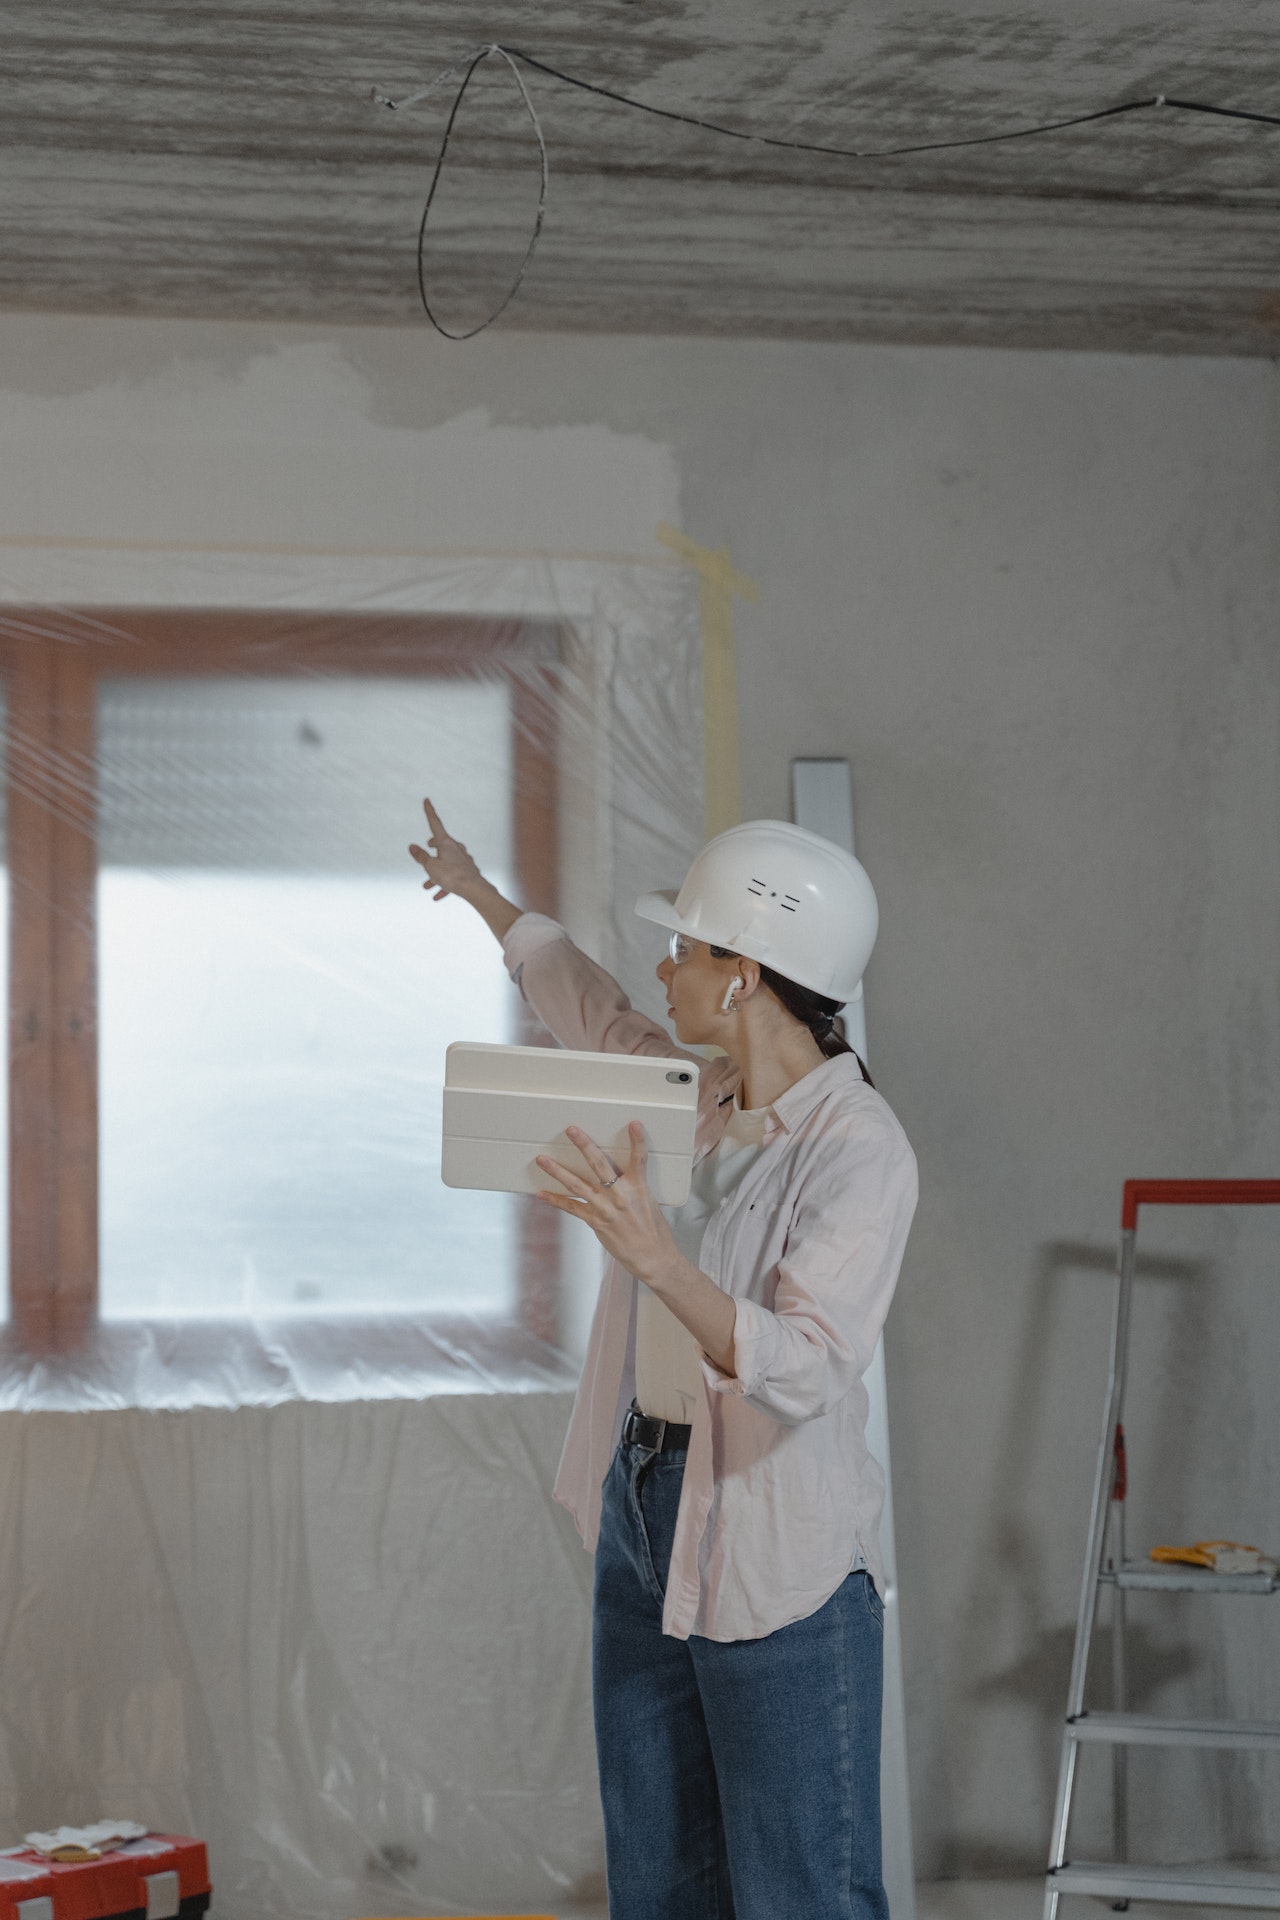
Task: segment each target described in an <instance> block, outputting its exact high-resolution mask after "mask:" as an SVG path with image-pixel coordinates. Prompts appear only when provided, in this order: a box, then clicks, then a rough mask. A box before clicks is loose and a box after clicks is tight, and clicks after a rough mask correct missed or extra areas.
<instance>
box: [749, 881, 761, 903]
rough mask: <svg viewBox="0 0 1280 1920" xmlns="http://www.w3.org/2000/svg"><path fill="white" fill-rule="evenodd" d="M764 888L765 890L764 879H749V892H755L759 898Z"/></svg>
mask: <svg viewBox="0 0 1280 1920" xmlns="http://www.w3.org/2000/svg"><path fill="white" fill-rule="evenodd" d="M764 890H765V885H764V881H763V880H748V882H747V892H748V893H754V894H755V896H756V898H757V899H759V897H760V895H761V894H762V893H763V892H764Z"/></svg>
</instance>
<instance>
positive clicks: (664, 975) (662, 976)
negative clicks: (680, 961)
mask: <svg viewBox="0 0 1280 1920" xmlns="http://www.w3.org/2000/svg"><path fill="white" fill-rule="evenodd" d="M654 972H655V973H656V974H657V976H658V978H659V980H661V982H662V984H663V986H664V987H665V986H666V985H667V983H668V980H669V978H670V976H671V974H673V973H674V972H675V963H674V961H673V960H672V958H671V955H670V954H668V955H667V957H666V959H665V960H659V962H658V964H657V966H656V967H655V968H654Z"/></svg>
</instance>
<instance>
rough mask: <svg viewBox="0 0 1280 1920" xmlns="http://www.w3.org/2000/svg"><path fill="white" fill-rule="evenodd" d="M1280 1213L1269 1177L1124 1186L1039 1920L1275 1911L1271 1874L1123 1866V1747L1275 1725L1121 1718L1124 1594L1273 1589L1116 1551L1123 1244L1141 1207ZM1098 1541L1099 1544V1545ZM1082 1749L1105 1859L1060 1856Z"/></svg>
mask: <svg viewBox="0 0 1280 1920" xmlns="http://www.w3.org/2000/svg"><path fill="white" fill-rule="evenodd" d="M1277 1205H1280V1180H1126V1181H1125V1183H1124V1202H1123V1207H1122V1211H1121V1221H1120V1262H1119V1268H1118V1272H1117V1276H1116V1278H1117V1284H1116V1306H1115V1320H1114V1323H1113V1326H1112V1333H1111V1374H1110V1380H1109V1383H1108V1388H1107V1410H1106V1414H1105V1416H1104V1418H1103V1422H1102V1444H1101V1447H1100V1448H1099V1451H1098V1470H1097V1476H1096V1478H1095V1480H1094V1486H1093V1511H1092V1514H1091V1517H1090V1521H1089V1545H1088V1549H1087V1551H1086V1554H1085V1566H1084V1580H1083V1583H1082V1586H1081V1590H1080V1612H1079V1614H1078V1616H1077V1619H1076V1646H1075V1657H1074V1659H1073V1660H1072V1663H1071V1685H1070V1690H1069V1693H1068V1696H1067V1718H1066V1725H1065V1727H1064V1729H1063V1736H1062V1763H1061V1766H1060V1768H1059V1771H1058V1795H1057V1804H1056V1806H1055V1809H1054V1816H1053V1839H1052V1843H1051V1846H1050V1851H1049V1867H1048V1872H1047V1874H1046V1877H1045V1893H1044V1920H1056V1916H1057V1912H1058V1902H1059V1900H1060V1899H1061V1898H1062V1896H1063V1895H1064V1894H1087V1895H1092V1896H1093V1897H1095V1898H1098V1897H1101V1898H1104V1899H1108V1898H1109V1899H1110V1900H1111V1901H1112V1902H1113V1904H1114V1905H1115V1906H1116V1908H1117V1909H1119V1910H1123V1909H1124V1908H1125V1907H1127V1906H1128V1905H1129V1902H1130V1901H1132V1900H1162V1901H1169V1902H1173V1903H1176V1902H1185V1903H1188V1904H1192V1905H1203V1906H1220V1907H1253V1908H1265V1909H1277V1910H1280V1874H1272V1873H1255V1872H1246V1871H1244V1870H1241V1869H1235V1868H1228V1867H1176V1866H1175V1867H1155V1866H1135V1865H1132V1864H1131V1863H1130V1862H1129V1860H1128V1857H1127V1856H1128V1851H1129V1830H1128V1813H1129V1808H1128V1771H1127V1758H1128V1749H1129V1748H1130V1747H1131V1746H1165V1747H1250V1748H1255V1749H1258V1748H1273V1749H1280V1721H1266V1722H1264V1721H1249V1720H1176V1719H1162V1718H1159V1717H1157V1716H1154V1715H1151V1714H1143V1713H1129V1712H1127V1711H1126V1704H1127V1702H1126V1675H1125V1595H1126V1593H1132V1592H1135V1591H1142V1592H1156V1593H1232V1594H1254V1595H1257V1594H1269V1593H1274V1592H1275V1591H1276V1588H1277V1581H1276V1579H1275V1578H1274V1577H1273V1576H1272V1575H1270V1574H1267V1573H1216V1572H1213V1571H1212V1570H1211V1569H1209V1568H1207V1567H1190V1566H1177V1565H1165V1564H1158V1563H1156V1562H1154V1561H1150V1560H1130V1559H1128V1558H1127V1557H1126V1554H1125V1540H1124V1503H1125V1494H1126V1491H1127V1488H1126V1477H1127V1474H1126V1463H1125V1445H1124V1424H1123V1417H1122V1416H1123V1412H1124V1389H1125V1371H1126V1364H1127V1361H1128V1353H1129V1315H1130V1308H1131V1306H1132V1301H1133V1268H1134V1246H1135V1242H1136V1239H1137V1231H1138V1209H1139V1207H1141V1206H1166V1207H1167V1206H1175V1207H1179V1206H1180V1207H1227V1206H1235V1207H1239V1206H1277ZM1108 1535H1110V1542H1109V1543H1108ZM1103 1587H1109V1588H1110V1589H1111V1594H1112V1615H1111V1618H1112V1696H1113V1697H1112V1706H1113V1711H1112V1712H1110V1713H1095V1712H1088V1711H1086V1709H1085V1704H1084V1690H1085V1678H1086V1675H1087V1672H1088V1667H1089V1646H1090V1642H1091V1640H1092V1638H1093V1627H1094V1620H1095V1618H1096V1615H1097V1610H1098V1596H1099V1593H1100V1592H1101V1590H1102V1588H1103ZM1090 1744H1098V1745H1104V1746H1109V1747H1110V1748H1111V1750H1112V1762H1111V1764H1112V1841H1113V1850H1114V1853H1115V1858H1114V1860H1110V1861H1099V1860H1071V1859H1069V1858H1068V1855H1067V1837H1068V1830H1069V1827H1070V1823H1071V1802H1072V1795H1073V1792H1074V1788H1075V1778H1076V1763H1077V1761H1078V1759H1079V1755H1080V1749H1081V1747H1083V1746H1087V1745H1090Z"/></svg>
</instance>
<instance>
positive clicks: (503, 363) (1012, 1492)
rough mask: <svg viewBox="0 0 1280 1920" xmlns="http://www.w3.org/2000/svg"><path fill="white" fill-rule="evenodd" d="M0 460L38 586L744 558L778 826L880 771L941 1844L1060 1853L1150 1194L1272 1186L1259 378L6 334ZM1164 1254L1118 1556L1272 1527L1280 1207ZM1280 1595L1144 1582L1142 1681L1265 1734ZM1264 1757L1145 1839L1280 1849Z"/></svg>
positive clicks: (925, 1857) (874, 353)
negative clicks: (909, 1148)
mask: <svg viewBox="0 0 1280 1920" xmlns="http://www.w3.org/2000/svg"><path fill="white" fill-rule="evenodd" d="M0 447H2V448H3V458H2V459H0V541H3V543H4V544H3V546H2V547H0V576H3V578H2V582H0V590H2V591H4V593H5V595H6V597H9V598H22V597H26V596H28V595H30V594H31V593H32V592H33V590H34V589H35V588H36V587H38V586H39V584H40V582H41V581H43V582H45V584H46V585H47V586H52V585H53V584H56V582H57V581H58V580H59V579H60V578H64V577H65V576H64V575H61V574H59V571H58V569H59V567H60V566H61V565H62V562H61V560H60V559H59V558H58V555H57V552H56V550H57V549H58V548H59V547H60V545H67V544H69V543H74V542H75V541H93V540H101V541H105V542H114V543H118V544H119V545H120V546H121V547H122V548H129V547H130V546H136V545H142V544H146V543H151V542H160V543H168V544H169V545H170V546H172V547H173V548H174V549H178V548H187V547H189V548H196V547H199V546H200V545H201V544H202V543H203V544H218V543H222V544H224V545H226V546H228V547H232V548H234V547H236V546H237V545H243V546H253V545H264V544H265V545H270V544H273V543H277V544H280V545H289V544H291V543H293V544H299V545H306V546H310V547H315V548H318V549H329V550H337V549H341V550H344V551H347V552H361V551H368V550H370V549H380V550H388V549H399V550H412V551H420V552H423V553H429V552H439V551H442V550H454V549H458V548H465V549H468V550H471V551H478V552H493V553H496V552H505V551H512V550H521V551H524V550H528V549H535V548H536V549H545V550H548V551H551V552H557V553H565V554H579V555H581V554H588V555H590V554H592V553H599V554H604V553H625V554H630V555H639V556H642V557H643V556H648V557H649V558H651V559H653V560H658V559H659V558H661V556H662V549H661V548H660V547H659V546H658V545H657V544H656V542H655V528H656V525H657V523H658V521H659V520H661V519H664V518H666V519H675V520H678V523H679V524H680V525H681V526H682V527H683V528H684V529H685V530H686V531H687V532H688V533H689V534H690V535H691V536H692V537H693V538H695V539H697V540H698V541H700V542H702V543H704V544H706V545H708V546H720V545H728V546H729V547H730V549H731V550H732V554H733V558H734V561H735V562H736V564H737V565H738V566H739V567H740V568H742V569H743V570H744V571H745V572H746V573H747V574H749V575H750V576H751V577H753V578H754V579H755V580H756V581H757V582H758V583H759V585H760V588H761V597H760V601H759V604H758V605H754V606H748V605H743V606H741V607H739V609H738V610H737V615H736V621H737V635H738V647H739V654H738V663H739V695H740V708H741V741H742V767H743V793H744V808H745V811H746V813H747V815H748V816H751V815H761V814H785V812H786V811H787V807H788V793H787V773H788V766H789V762H790V760H791V758H792V757H793V756H794V755H797V754H806V753H807V754H835V755H847V756H848V757H849V759H850V760H851V762H852V765H853V768H854V783H855V795H856V806H857V818H858V833H859V850H860V852H861V854H862V856H863V858H864V860H865V861H866V863H867V865H868V867H869V868H870V870H871V872H872V874H873V876H874V878H875V880H876V883H877V886H878V889H879V891H880V895H881V903H882V913H883V932H882V936H881V942H880V946H879V949H878V951H877V954H876V956H875V958H874V960H873V962H872V966H871V970H870V973H869V976H868V983H867V985H868V1007H869V1017H870V1031H871V1046H872V1052H873V1060H874V1068H875V1070H876V1072H877V1077H878V1079H879V1082H880V1084H881V1086H882V1087H883V1089H884V1090H885V1092H886V1093H887V1096H888V1098H889V1099H890V1101H891V1102H892V1104H893V1105H894V1106H895V1108H896V1109H897V1111H898V1112H899V1113H900V1115H901V1117H902V1119H903V1121H904V1123H905V1124H906V1126H907V1128H908V1130H909V1132H910V1134H911V1136H912V1138H913V1140H914V1142H915V1145H916V1148H917V1151H918V1153H919V1156H920V1161H921V1168H922V1190H923V1198H922V1204H921V1210H920V1214H919V1218H918V1223H917V1226H916V1228H915V1231H914V1235H913V1239H912V1243H911V1247H910V1250H909V1256H908V1261H907V1266H906V1270H905V1272H904V1276H903V1282H902V1287H901V1291H900V1296H899V1300H898V1303H897V1304H896V1306H895V1309H894V1314H893V1318H892V1320H891V1323H890V1329H889V1343H888V1363H889V1381H890V1410H891V1426H892V1441H893V1448H894V1481H895V1499H896V1506H897V1530H898V1555H899V1568H900V1575H901V1584H902V1602H903V1630H904V1640H905V1651H906V1662H907V1693H908V1712H909V1723H910V1746H911V1756H912V1766H913V1797H914V1803H915V1826H916V1835H917V1842H918V1858H919V1865H920V1869H921V1871H922V1872H923V1873H925V1874H928V1875H935V1874H945V1873H951V1872H962V1871H969V1872H973V1871H986V1872H997V1873H998V1872H1002V1871H1005V1872H1009V1871H1019V1870H1021V1871H1026V1870H1027V1869H1028V1868H1034V1866H1035V1865H1036V1863H1037V1862H1038V1861H1039V1860H1040V1859H1041V1858H1042V1857H1043V1854H1044V1849H1045V1846H1046V1844H1047V1832H1048V1823H1049V1813H1050V1805H1051V1799H1052V1790H1053V1781H1054V1776H1055V1773H1056V1762H1057V1728H1058V1724H1059V1720H1060V1714H1061V1708H1062V1702H1063V1700H1064V1698H1065V1691H1066V1683H1067V1672H1068V1666H1069V1661H1070V1641H1071V1633H1072V1626H1073V1622H1074V1615H1075V1605H1076V1594H1077V1589H1078V1581H1079V1564H1080V1556H1081V1553H1082V1550H1083V1538H1084V1528H1085V1523H1086V1517H1087V1504H1088V1495H1089V1486H1090V1480H1091V1475H1092V1469H1093V1462H1094V1458H1095V1452H1096V1446H1097V1438H1098V1427H1099V1423H1100V1419H1101V1411H1102V1394H1103V1390H1104V1385H1105V1369H1106V1351H1107V1339H1108V1332H1109V1326H1108V1314H1109V1304H1110V1291H1109V1285H1108V1276H1109V1273H1110V1270H1111V1267H1112V1263H1113V1258H1114V1244H1115V1237H1116V1231H1117V1226H1118V1213H1119V1195H1120V1184H1121V1181H1122V1180H1123V1179H1124V1178H1125V1177H1127V1176H1130V1175H1135V1174H1148V1175H1204V1176H1211V1175H1226V1174H1233V1175H1274V1174H1275V1173H1276V1171H1277V1121H1278V1119H1280V1009H1278V1008H1277V997H1276V980H1277V970H1276V955H1277V952H1278V951H1280V885H1278V884H1277V880H1278V868H1280V655H1278V653H1277V648H1276V645H1275V638H1274V618H1275V605H1276V590H1277V585H1278V580H1277V572H1278V568H1277V548H1276V526H1275V500H1276V490H1277V481H1278V480H1280V435H1278V433H1277V415H1276V377H1275V370H1274V368H1273V366H1272V365H1271V364H1270V363H1267V362H1259V361H1249V362H1246V361H1232V360H1195V359H1185V360H1172V359H1155V358H1143V357H1137V356H1134V357H1127V358H1122V357H1110V356H1088V355H1070V354H1059V353H1043V354H1018V353H1014V352H1004V351H986V350H973V351H965V350H948V349H906V348H902V349H898V348H887V347H874V348H873V347H858V346H821V345H804V344H795V343H791V344H782V343H762V342H761V343H752V342H737V341H735V342H712V341H706V340H701V341H687V340H676V339H634V338H627V339H615V338H607V337H592V338H587V337H583V338H568V337H554V336H541V337H533V336H520V335H516V334H493V335H489V336H487V337H485V338H483V339H479V340H477V341H475V342H472V343H470V344H469V345H464V346H447V345H446V344H445V343H443V342H441V341H439V340H437V339H435V338H433V337H431V336H430V335H428V334H426V333H425V332H423V333H414V332H399V331H392V330H382V331H379V330H373V329H367V330H358V329H352V330H349V331H346V332H339V331H319V330H307V329H296V328H295V329H286V328H274V327H267V326H250V325H233V324H225V325H222V324H219V325H201V324H194V323H168V322H165V323H160V322H145V321H128V322H124V321H107V320H88V319H69V318H68V319H59V318H44V319H36V318H32V317H27V316H23V317H18V316H8V317H6V318H4V319H3V320H0ZM104 551H105V550H104ZM105 564H106V563H105V560H104V565H105ZM1141 1244H1142V1246H1143V1248H1144V1250H1145V1253H1146V1256H1147V1257H1146V1259H1145V1261H1144V1265H1143V1269H1142V1273H1143V1278H1142V1285H1141V1288H1140V1326H1139V1331H1138V1336H1137V1348H1136V1354H1135V1378H1134V1390H1133V1394H1132V1406H1131V1416H1132V1417H1131V1433H1132V1452H1133V1462H1132V1465H1133V1480H1134V1486H1135V1495H1134V1500H1133V1503H1132V1504H1133V1511H1132V1514H1131V1522H1130V1524H1131V1531H1132V1536H1133V1539H1134V1543H1135V1545H1136V1546H1137V1547H1138V1549H1139V1550H1142V1549H1143V1548H1145V1546H1147V1545H1149V1544H1151V1543H1152V1542H1154V1541H1155V1540H1156V1539H1160V1538H1165V1539H1168V1538H1178V1539H1187V1538H1199V1537H1204V1536H1207V1535H1214V1534H1227V1535H1232V1536H1234V1537H1236V1538H1243V1539H1257V1540H1258V1543H1259V1544H1261V1545H1264V1546H1268V1547H1270V1548H1271V1549H1272V1550H1275V1549H1276V1548H1277V1547H1280V1537H1277V1533H1276V1525H1277V1523H1276V1519H1275V1513H1276V1502H1275V1498H1274V1485H1275V1477H1276V1470H1277V1466H1278V1465H1280V1444H1278V1441H1277V1427H1278V1425H1280V1422H1278V1421H1277V1415H1276V1406H1275V1394H1274V1382H1275V1379H1276V1378H1277V1376H1278V1375H1280V1286H1278V1285H1277V1282H1280V1263H1278V1262H1277V1259H1276V1251H1277V1245H1278V1244H1280V1223H1276V1222H1275V1221H1273V1220H1271V1219H1270V1218H1268V1217H1266V1216H1264V1215H1261V1214H1260V1215H1259V1216H1257V1217H1255V1218H1250V1219H1247V1220H1246V1219H1243V1218H1240V1217H1230V1216H1226V1215H1215V1216H1206V1217H1203V1218H1198V1219H1193V1218H1180V1217H1177V1216H1173V1215H1164V1216H1157V1215H1152V1216H1151V1217H1150V1219H1149V1220H1144V1223H1143V1228H1142V1234H1141ZM1273 1612H1280V1609H1277V1608H1268V1607H1267V1605H1266V1603H1258V1604H1257V1605H1256V1606H1255V1605H1253V1604H1252V1603H1249V1604H1246V1605H1244V1606H1240V1605H1238V1606H1237V1611H1236V1613H1235V1614H1234V1615H1229V1614H1228V1613H1227V1612H1226V1611H1225V1610H1223V1609H1220V1608H1218V1607H1216V1606H1214V1605H1212V1604H1210V1605H1208V1606H1207V1608H1205V1607H1204V1606H1203V1605H1202V1606H1201V1608H1200V1610H1198V1611H1194V1612H1193V1610H1192V1609H1191V1607H1190V1606H1186V1605H1183V1604H1181V1603H1178V1602H1172V1603H1171V1602H1164V1603H1160V1604H1153V1605H1151V1606H1150V1607H1148V1608H1147V1609H1145V1610H1144V1609H1142V1608H1136V1609H1135V1621H1134V1629H1133V1637H1134V1661H1133V1667H1134V1672H1133V1685H1134V1695H1135V1702H1136V1703H1137V1704H1141V1705H1143V1706H1144V1707H1146V1708H1148V1709H1149V1710H1152V1711H1161V1710H1168V1711H1174V1710H1179V1709H1187V1710H1195V1709H1197V1708H1199V1709H1200V1710H1202V1711H1208V1710H1209V1709H1210V1704H1211V1702H1212V1701H1213V1700H1214V1698H1215V1697H1216V1696H1217V1695H1218V1694H1219V1693H1220V1692H1221V1691H1222V1690H1226V1692H1227V1693H1228V1694H1229V1695H1230V1696H1232V1697H1231V1700H1230V1705H1231V1706H1232V1707H1234V1710H1235V1711H1237V1712H1239V1713H1242V1714H1243V1713H1248V1714H1249V1716H1250V1717H1259V1716H1263V1715H1265V1714H1267V1713H1270V1714H1271V1715H1273V1716H1280V1699H1277V1697H1276V1696H1277V1693H1278V1692H1280V1659H1278V1658H1277V1657H1276V1656H1277V1651H1278V1650H1280V1648H1278V1644H1277V1635H1278V1633H1280V1622H1277V1621H1276V1620H1274V1619H1273V1618H1272V1613H1273ZM1242 1614H1243V1616H1244V1617H1242ZM1275 1765H1276V1762H1275V1761H1274V1760H1269V1761H1259V1760H1253V1759H1250V1758H1248V1757H1247V1756H1245V1757H1242V1756H1230V1755H1218V1756H1213V1757H1211V1758H1210V1759H1206V1760H1199V1759H1194V1758H1189V1757H1185V1756H1177V1755H1168V1754H1155V1755H1145V1756H1142V1757H1141V1758H1140V1760H1139V1762H1138V1763H1136V1764H1135V1783H1136V1789H1137V1800H1138V1807H1137V1810H1136V1811H1135V1818H1134V1845H1135V1851H1137V1852H1140V1853H1141V1852H1145V1853H1147V1854H1148V1855H1150V1856H1151V1857H1155V1858H1162V1857H1174V1856H1177V1857H1182V1858H1188V1857H1210V1856H1214V1855H1217V1854H1224V1853H1233V1854H1248V1853H1250V1852H1261V1853H1266V1852H1268V1851H1270V1852H1276V1851H1280V1827H1278V1826H1277V1812H1276V1809H1277V1805H1278V1804H1280V1803H1278V1801H1277V1796H1276V1794H1275V1791H1274V1784H1275V1783H1274V1773H1268V1772H1267V1771H1266V1769H1267V1768H1268V1767H1270V1768H1272V1769H1274V1767H1275ZM1102 1785H1103V1782H1102V1770H1101V1768H1099V1769H1098V1774H1097V1778H1096V1779H1095V1778H1093V1777H1092V1776H1091V1775H1090V1776H1087V1777H1086V1780H1085V1783H1084V1795H1083V1821H1084V1827H1085V1829H1086V1831H1087V1830H1088V1829H1089V1828H1090V1827H1091V1826H1092V1827H1095V1828H1099V1830H1100V1832H1101V1835H1102V1839H1105V1822H1104V1820H1103V1809H1104V1802H1103V1795H1102Z"/></svg>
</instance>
